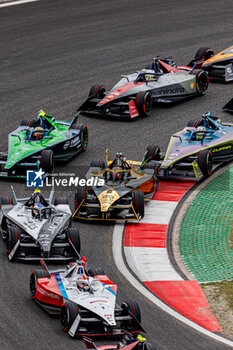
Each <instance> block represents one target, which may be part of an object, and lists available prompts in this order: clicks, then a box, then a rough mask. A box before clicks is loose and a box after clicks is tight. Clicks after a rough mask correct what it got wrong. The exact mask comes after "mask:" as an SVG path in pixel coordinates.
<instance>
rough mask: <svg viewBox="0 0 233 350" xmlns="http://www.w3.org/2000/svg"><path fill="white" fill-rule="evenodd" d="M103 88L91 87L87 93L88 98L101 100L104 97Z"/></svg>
mask: <svg viewBox="0 0 233 350" xmlns="http://www.w3.org/2000/svg"><path fill="white" fill-rule="evenodd" d="M105 91H106V90H105V87H104V86H103V85H93V86H92V87H91V89H90V92H89V97H94V98H98V99H101V100H102V98H104V96H105Z"/></svg>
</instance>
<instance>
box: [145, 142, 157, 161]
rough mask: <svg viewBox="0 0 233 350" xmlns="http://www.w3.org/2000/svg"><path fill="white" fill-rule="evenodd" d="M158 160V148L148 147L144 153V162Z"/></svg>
mask: <svg viewBox="0 0 233 350" xmlns="http://www.w3.org/2000/svg"><path fill="white" fill-rule="evenodd" d="M149 158H150V160H160V148H159V146H155V145H150V146H148V147H147V149H146V152H145V160H147V159H149Z"/></svg>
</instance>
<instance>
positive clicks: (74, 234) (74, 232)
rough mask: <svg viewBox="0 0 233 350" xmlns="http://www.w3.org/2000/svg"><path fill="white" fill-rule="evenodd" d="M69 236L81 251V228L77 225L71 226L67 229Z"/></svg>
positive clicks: (78, 250)
mask: <svg viewBox="0 0 233 350" xmlns="http://www.w3.org/2000/svg"><path fill="white" fill-rule="evenodd" d="M67 237H68V238H69V239H70V240H71V242H72V244H73V246H74V247H75V249H76V250H77V252H78V253H80V250H81V238H80V234H79V230H78V229H77V228H76V227H70V228H69V229H68V230H67Z"/></svg>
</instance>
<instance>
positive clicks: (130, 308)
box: [121, 300, 141, 331]
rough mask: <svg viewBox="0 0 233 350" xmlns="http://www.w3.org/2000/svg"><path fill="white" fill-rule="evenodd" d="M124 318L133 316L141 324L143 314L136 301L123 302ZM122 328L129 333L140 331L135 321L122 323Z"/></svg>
mask: <svg viewBox="0 0 233 350" xmlns="http://www.w3.org/2000/svg"><path fill="white" fill-rule="evenodd" d="M121 308H122V310H123V314H124V316H127V315H130V314H133V316H134V317H135V318H136V319H137V320H138V322H139V323H141V312H140V309H139V306H138V303H137V302H136V300H130V301H123V302H122V304H121ZM122 328H124V329H127V330H128V331H134V330H137V329H138V324H137V322H136V321H135V320H134V319H131V320H127V321H122Z"/></svg>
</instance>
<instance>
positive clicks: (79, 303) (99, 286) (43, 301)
mask: <svg viewBox="0 0 233 350" xmlns="http://www.w3.org/2000/svg"><path fill="white" fill-rule="evenodd" d="M41 264H42V267H43V271H41V270H35V271H33V272H32V273H31V278H30V290H31V295H32V298H33V299H34V300H35V301H36V302H37V303H38V304H39V305H40V306H41V307H42V308H43V309H44V310H45V311H47V312H48V313H49V314H53V315H60V320H61V324H62V327H63V330H64V331H65V332H68V334H69V335H71V336H72V337H74V336H75V335H76V336H79V335H89V336H91V337H95V336H101V335H121V334H123V333H124V330H127V331H128V332H129V333H138V332H140V331H144V330H143V328H142V326H141V325H140V321H141V314H140V309H139V306H138V304H137V302H136V301H123V302H122V304H121V306H119V305H118V304H117V303H116V293H117V286H116V284H114V283H113V282H112V281H110V280H109V278H108V277H107V276H106V275H105V273H104V271H103V269H102V268H96V269H89V270H88V271H86V259H85V258H84V257H82V258H81V257H79V258H78V259H77V261H76V262H75V263H70V264H69V265H68V266H67V268H66V269H65V270H62V271H59V272H56V273H50V272H49V270H48V268H47V266H46V264H45V262H44V261H43V260H41Z"/></svg>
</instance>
